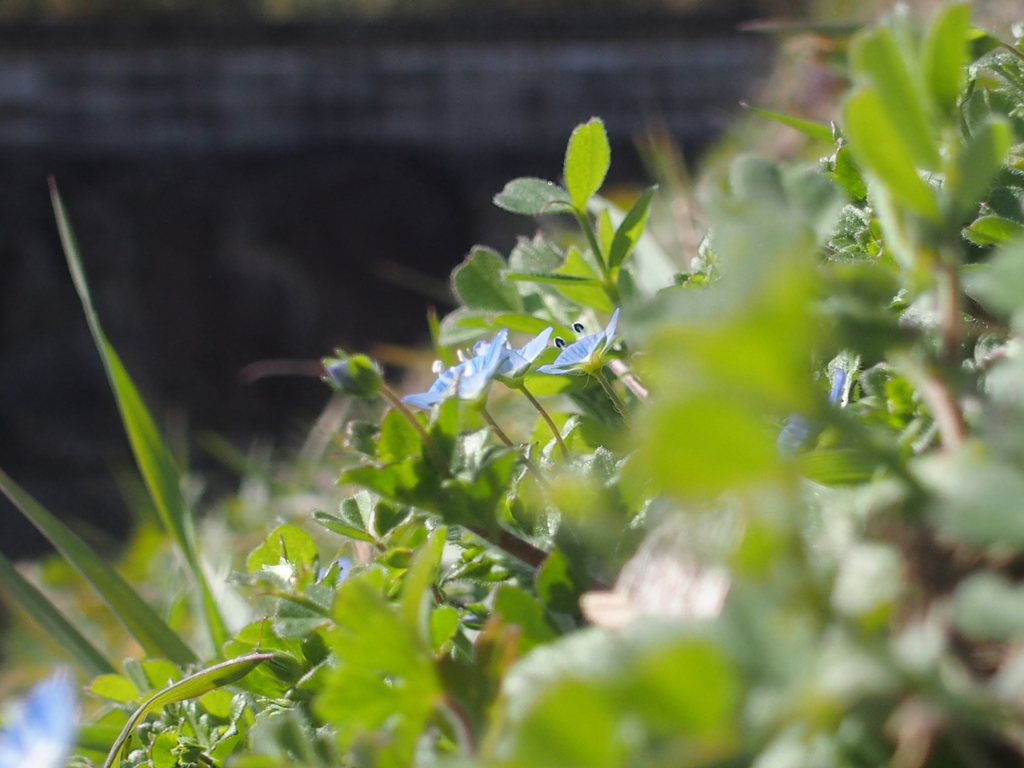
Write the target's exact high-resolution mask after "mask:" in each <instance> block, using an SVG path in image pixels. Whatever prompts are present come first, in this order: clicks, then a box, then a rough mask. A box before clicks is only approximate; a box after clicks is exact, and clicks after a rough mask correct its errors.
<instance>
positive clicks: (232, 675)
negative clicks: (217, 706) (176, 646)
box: [103, 653, 274, 768]
mask: <svg viewBox="0 0 1024 768" xmlns="http://www.w3.org/2000/svg"><path fill="white" fill-rule="evenodd" d="M273 657H274V654H272V653H252V654H249V655H248V656H239V657H238V658H237V659H230V660H229V661H224V662H221V663H220V664H217V665H215V666H212V667H210V668H209V669H204V670H203V671H202V672H197V673H196V674H194V675H190V676H189V677H186V678H185V679H184V680H179V681H178V682H176V683H172V684H171V685H169V686H167V687H166V688H164V689H163V690H162V691H157V692H156V693H154V694H153V695H152V696H150V697H149V698H148V699H146V700H145V701H144V702H143V703H142V706H141V707H139V708H138V709H137V710H135V714H133V715H132V716H131V717H130V718H128V722H127V723H125V726H124V730H122V731H121V735H120V736H118V737H117V741H115V742H114V746H113V747H111V749H110V754H109V755H107V761H106V762H105V763H103V768H110V767H111V766H112V765H113V764H114V763H115V761H117V760H118V754H119V753H120V752H121V750H122V749H124V750H125V751H127V745H128V740H129V738H131V735H132V731H134V730H135V726H136V725H138V724H139V723H140V722H141V721H142V720H143V719H144V718H145V717H146V715H148V714H149V713H150V712H152V711H153V710H156V709H160V708H161V707H165V706H167V705H168V704H173V703H174V702H177V701H185V700H186V699H194V698H196V697H197V696H202V695H203V694H205V693H209V692H210V691H212V690H214V689H216V688H220V687H222V686H225V685H231V684H232V683H236V682H238V681H239V680H241V679H242V678H243V677H245V676H246V675H247V674H249V673H250V672H252V671H253V670H254V669H255V668H256V667H258V666H259V665H260V664H262V663H263V662H264V661H266V660H267V659H271V658H273Z"/></svg>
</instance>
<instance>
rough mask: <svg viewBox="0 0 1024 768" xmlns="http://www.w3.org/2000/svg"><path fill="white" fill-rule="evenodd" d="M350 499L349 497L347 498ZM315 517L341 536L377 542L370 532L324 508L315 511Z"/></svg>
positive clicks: (372, 542)
mask: <svg viewBox="0 0 1024 768" xmlns="http://www.w3.org/2000/svg"><path fill="white" fill-rule="evenodd" d="M345 501H349V499H345ZM313 519H314V520H315V521H316V522H318V523H320V525H322V526H323V527H324V528H326V529H327V530H329V531H334V532H335V533H337V534H338V535H340V536H345V537H347V538H350V539H356V540H357V541H365V542H367V543H369V544H375V543H376V542H377V540H376V539H375V538H373V536H371V535H370V534H369V533H367V532H366V531H364V530H363V529H362V528H356V527H355V526H353V525H349V524H348V523H346V522H344V521H343V520H342V519H341V518H339V517H337V516H335V515H332V514H331V513H329V512H324V511H323V510H316V511H315V512H313Z"/></svg>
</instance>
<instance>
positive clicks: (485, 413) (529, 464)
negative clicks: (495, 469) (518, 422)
mask: <svg viewBox="0 0 1024 768" xmlns="http://www.w3.org/2000/svg"><path fill="white" fill-rule="evenodd" d="M480 414H481V415H482V416H483V417H484V420H485V421H486V422H487V423H488V424H490V425H491V428H492V429H493V430H494V433H495V434H496V435H497V436H498V438H499V439H500V440H501V442H503V443H504V444H505V445H507V446H508V447H509V448H511V449H512V450H516V444H515V443H513V442H512V441H511V440H510V439H509V436H508V435H506V434H505V431H504V430H503V429H502V428H501V427H499V426H498V422H496V421H495V420H494V417H493V416H491V414H490V412H489V411H488V410H487V407H486V406H480ZM520 456H521V457H522V459H523V463H524V464H526V469H527V470H529V472H530V473H531V474H532V475H533V476H534V477H535V478H536V479H537V482H538V483H540V486H541V488H544V489H545V490H547V491H550V486H549V485H548V481H547V480H546V479H545V478H544V475H542V474H541V473H540V470H539V469H537V465H536V464H534V463H533V462H532V461H530V457H529V456H527V455H526V454H525V453H520Z"/></svg>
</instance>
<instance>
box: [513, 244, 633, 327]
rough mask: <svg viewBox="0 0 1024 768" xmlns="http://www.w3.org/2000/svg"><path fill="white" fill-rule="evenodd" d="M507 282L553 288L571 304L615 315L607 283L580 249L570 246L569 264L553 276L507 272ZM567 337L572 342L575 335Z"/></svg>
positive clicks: (563, 264) (566, 255)
mask: <svg viewBox="0 0 1024 768" xmlns="http://www.w3.org/2000/svg"><path fill="white" fill-rule="evenodd" d="M505 279H506V280H510V281H513V282H532V283H542V284H546V285H553V286H555V288H557V289H558V292H559V293H561V294H562V295H563V296H565V297H566V298H567V299H569V300H570V301H572V302H574V303H576V304H582V305H583V306H585V307H591V308H593V309H596V310H598V311H599V312H611V311H612V310H613V309H615V307H614V305H613V304H612V302H611V300H610V299H609V298H608V293H607V292H606V291H605V289H604V284H603V283H602V282H601V281H600V279H598V277H597V274H596V273H595V272H594V270H593V268H592V267H591V266H590V264H588V263H587V260H586V259H585V258H584V257H583V254H582V252H581V251H580V249H579V248H577V247H576V246H570V248H569V250H568V251H566V254H565V261H564V262H563V263H562V265H561V266H560V267H559V268H558V270H557V271H555V272H553V273H548V274H536V273H524V272H506V273H505ZM545 327H546V326H545ZM565 338H570V339H571V338H573V335H572V334H570V335H569V336H567V337H565Z"/></svg>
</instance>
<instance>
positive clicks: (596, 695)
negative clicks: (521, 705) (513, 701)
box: [514, 679, 626, 768]
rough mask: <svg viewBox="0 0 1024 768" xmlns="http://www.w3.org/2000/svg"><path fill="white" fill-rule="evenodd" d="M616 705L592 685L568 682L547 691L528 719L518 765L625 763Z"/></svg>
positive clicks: (594, 767)
mask: <svg viewBox="0 0 1024 768" xmlns="http://www.w3.org/2000/svg"><path fill="white" fill-rule="evenodd" d="M617 726H618V717H617V712H616V706H615V702H613V701H612V698H611V696H609V693H608V692H606V691H605V690H602V688H601V687H600V686H599V685H598V684H596V683H593V682H589V681H583V680H573V679H569V680H565V681H563V682H559V683H558V684H556V685H554V686H552V687H551V688H550V689H549V690H547V691H545V692H544V694H543V695H542V696H541V698H540V700H539V701H538V702H537V703H536V705H535V706H534V707H533V708H532V709H531V711H530V712H529V714H528V715H527V716H526V718H525V720H524V722H523V724H522V727H521V729H520V731H519V738H518V739H517V743H516V752H515V758H517V760H516V762H515V763H514V765H519V766H531V768H565V767H566V766H587V768H615V766H620V765H625V764H626V760H625V745H624V744H623V743H622V740H621V738H620V736H619V733H621V732H622V730H623V729H621V728H619V727H617Z"/></svg>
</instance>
